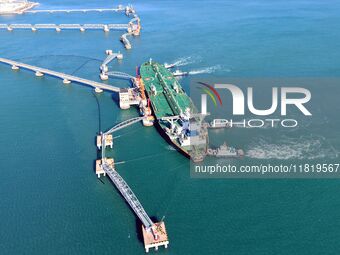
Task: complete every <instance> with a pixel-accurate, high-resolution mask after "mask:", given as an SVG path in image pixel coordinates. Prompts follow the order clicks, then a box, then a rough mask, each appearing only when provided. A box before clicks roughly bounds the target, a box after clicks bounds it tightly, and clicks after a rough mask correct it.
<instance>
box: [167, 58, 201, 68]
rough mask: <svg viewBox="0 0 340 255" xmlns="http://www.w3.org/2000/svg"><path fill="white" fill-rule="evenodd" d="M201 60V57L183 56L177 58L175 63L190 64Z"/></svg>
mask: <svg viewBox="0 0 340 255" xmlns="http://www.w3.org/2000/svg"><path fill="white" fill-rule="evenodd" d="M198 60H199V57H183V58H179V59H177V60H175V62H174V63H173V65H175V66H186V65H189V64H193V63H196V62H197V61H198Z"/></svg>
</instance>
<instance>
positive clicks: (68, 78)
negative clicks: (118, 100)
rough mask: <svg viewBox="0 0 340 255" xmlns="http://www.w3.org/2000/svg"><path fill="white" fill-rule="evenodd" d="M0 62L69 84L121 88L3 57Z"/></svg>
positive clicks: (112, 90)
mask: <svg viewBox="0 0 340 255" xmlns="http://www.w3.org/2000/svg"><path fill="white" fill-rule="evenodd" d="M0 63H4V64H7V65H10V66H12V69H13V70H18V69H20V68H22V69H26V70H29V71H33V72H35V74H36V76H43V75H49V76H52V77H56V78H59V79H61V80H63V83H64V84H69V83H71V82H74V83H78V84H82V85H86V86H90V87H92V88H94V89H97V88H98V89H100V90H106V91H111V92H116V93H119V92H120V90H121V88H118V87H114V86H111V85H108V84H104V83H100V82H96V81H91V80H87V79H84V78H80V77H77V76H73V75H69V74H65V73H60V72H56V71H52V70H49V69H45V68H41V67H37V66H32V65H28V64H24V63H20V62H17V61H13V60H9V59H5V58H0Z"/></svg>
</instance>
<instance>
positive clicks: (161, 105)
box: [139, 59, 208, 162]
mask: <svg viewBox="0 0 340 255" xmlns="http://www.w3.org/2000/svg"><path fill="white" fill-rule="evenodd" d="M139 77H140V82H141V83H142V86H143V88H144V89H145V92H146V97H147V99H148V101H149V104H150V107H151V109H152V112H153V115H154V116H155V122H156V123H155V125H156V127H157V129H158V130H159V132H160V133H161V135H162V136H163V137H164V138H165V139H166V140H167V141H168V142H169V143H171V144H172V145H173V146H174V147H175V148H176V149H177V150H178V151H180V152H181V153H182V154H184V155H185V156H186V157H190V158H191V159H192V160H193V161H194V162H199V161H202V160H203V159H204V157H205V155H206V153H207V144H208V132H207V130H206V128H204V127H203V125H201V123H202V121H203V116H202V115H201V114H200V113H199V112H198V111H197V109H196V107H195V105H194V104H193V102H192V100H191V98H190V97H189V96H188V95H187V94H186V93H185V91H184V90H183V88H182V86H181V85H180V83H179V82H178V81H177V79H176V78H175V77H174V75H173V74H172V73H171V72H170V71H169V70H168V69H167V68H166V67H165V66H164V65H162V64H159V63H157V62H154V61H152V60H151V59H150V61H148V62H146V63H144V64H142V65H141V66H140V67H139Z"/></svg>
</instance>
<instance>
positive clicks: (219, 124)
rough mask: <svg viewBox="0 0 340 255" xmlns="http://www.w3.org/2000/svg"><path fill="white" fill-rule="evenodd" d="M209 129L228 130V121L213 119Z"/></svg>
mask: <svg viewBox="0 0 340 255" xmlns="http://www.w3.org/2000/svg"><path fill="white" fill-rule="evenodd" d="M209 127H210V128H230V123H229V121H227V120H225V119H214V120H213V121H211V122H210V125H209Z"/></svg>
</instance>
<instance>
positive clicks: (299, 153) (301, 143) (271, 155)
mask: <svg viewBox="0 0 340 255" xmlns="http://www.w3.org/2000/svg"><path fill="white" fill-rule="evenodd" d="M246 156H247V157H250V158H254V159H309V160H311V159H323V158H328V159H335V158H338V157H339V156H340V152H339V151H338V150H336V149H335V148H334V147H333V146H332V145H331V144H330V143H329V142H328V141H327V140H326V138H325V137H323V136H315V135H310V136H301V137H300V138H288V137H283V138H282V139H280V140H279V141H278V142H277V143H273V142H272V141H270V140H268V139H266V138H259V139H257V141H255V142H254V143H252V144H251V145H250V149H249V150H247V153H246Z"/></svg>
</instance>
